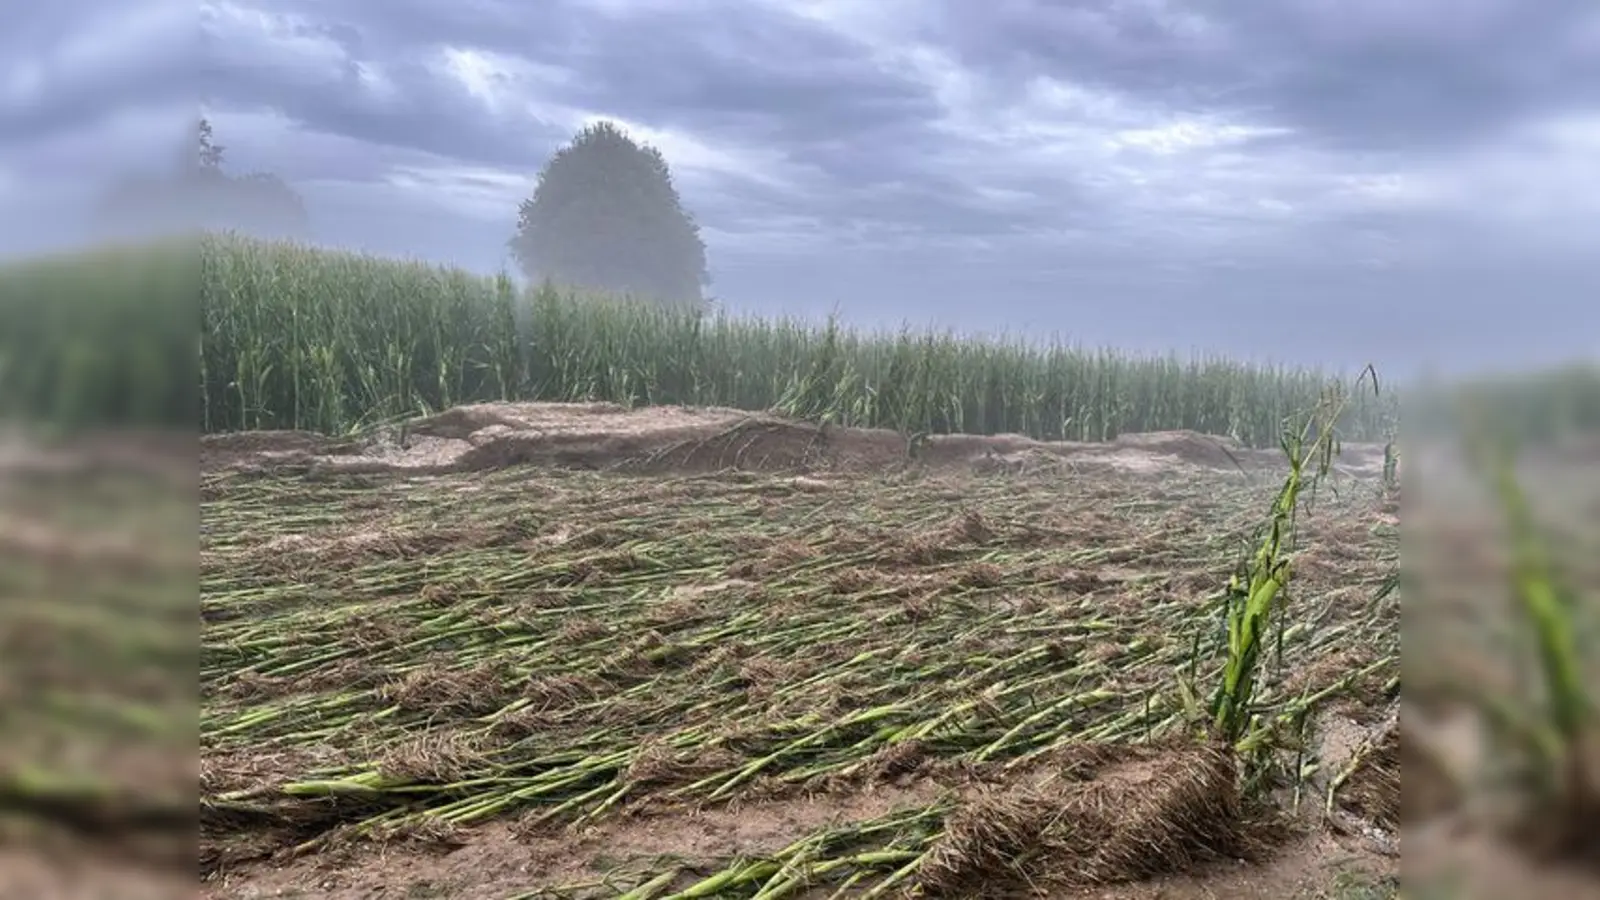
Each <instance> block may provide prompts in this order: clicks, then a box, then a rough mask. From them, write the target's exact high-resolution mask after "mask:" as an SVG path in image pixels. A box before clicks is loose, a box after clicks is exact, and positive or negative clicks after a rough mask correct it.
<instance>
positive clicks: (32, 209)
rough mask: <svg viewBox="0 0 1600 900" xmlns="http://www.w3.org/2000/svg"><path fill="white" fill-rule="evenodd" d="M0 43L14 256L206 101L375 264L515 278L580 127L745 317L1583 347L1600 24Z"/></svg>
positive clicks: (1172, 19)
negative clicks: (676, 229) (531, 201)
mask: <svg viewBox="0 0 1600 900" xmlns="http://www.w3.org/2000/svg"><path fill="white" fill-rule="evenodd" d="M41 10H45V11H41ZM19 24H20V27H18V26H19ZM7 26H8V28H7V30H6V31H5V32H4V33H0V209H3V210H4V218H3V220H0V250H3V251H5V252H9V253H17V252H32V251H36V250H40V249H46V248H49V247H53V246H57V245H59V244H60V243H61V242H63V241H66V240H70V239H71V238H72V236H73V235H74V234H75V229H76V228H77V227H78V223H80V222H81V216H82V204H83V203H84V202H85V200H86V198H87V197H88V196H89V192H90V191H91V189H92V187H93V186H94V185H95V184H97V183H98V179H103V178H105V177H108V176H109V175H110V174H112V172H113V170H115V169H117V168H126V167H128V166H136V167H150V166H158V165H164V164H166V163H167V162H169V161H170V159H171V158H172V157H173V156H174V155H175V153H176V151H177V147H178V146H179V143H178V142H179V140H180V137H181V126H182V122H183V117H184V116H185V115H189V116H192V115H193V113H194V110H195V105H194V104H195V102H196V99H197V98H196V93H197V91H196V86H197V85H198V88H199V94H200V96H199V100H200V101H201V102H203V103H204V104H205V108H206V109H207V110H208V113H209V115H210V116H211V118H212V121H213V123H214V125H215V127H216V132H217V139H218V141H219V142H220V143H222V144H224V145H226V146H227V148H228V164H229V167H230V168H231V169H234V170H237V171H246V170H266V171H271V172H275V173H277V174H279V175H281V176H283V177H284V178H286V179H287V180H289V181H290V182H291V184H293V185H294V186H295V187H296V188H297V189H298V190H299V191H300V193H301V194H302V196H303V197H304V198H305V200H306V203H307V205H308V207H309V211H310V214H311V217H312V219H313V224H314V227H315V229H316V232H317V237H318V239H319V240H321V241H324V242H327V243H332V244H339V245H344V246H350V247H358V248H362V249H367V250H371V251H375V252H379V253H384V254H393V255H402V256H412V257H422V258H427V259H431V260H437V261H441V262H451V263H457V264H460V265H463V266H467V267H470V268H473V269H476V270H480V271H494V270H495V269H497V268H498V267H500V266H501V265H509V260H508V257H507V255H506V252H505V240H506V239H507V238H508V237H509V236H510V234H511V231H512V228H513V227H514V224H515V221H516V207H517V203H518V201H519V200H521V199H522V198H523V197H525V196H527V195H528V193H529V192H530V191H531V189H532V184H533V178H534V176H535V174H536V173H537V171H538V169H539V167H540V166H541V165H542V164H543V163H544V162H545V160H546V159H547V158H548V157H549V155H550V154H551V153H552V152H553V151H554V150H555V149H556V148H557V147H559V146H560V145H561V144H562V143H563V142H565V141H566V140H568V139H570V138H571V136H572V135H573V133H574V132H575V131H576V130H578V129H579V128H581V127H582V126H583V125H584V124H586V123H588V122H591V121H594V120H596V119H601V118H604V119H610V120H613V121H616V122H618V123H620V124H622V125H623V126H624V127H626V128H627V129H628V130H629V131H630V132H631V133H632V134H633V135H634V136H636V137H637V138H640V139H642V140H644V141H647V142H649V143H653V144H654V145H656V146H657V147H659V148H660V149H661V150H662V152H663V153H664V154H665V155H666V158H667V160H668V163H669V165H670V166H671V167H672V170H673V172H674V176H675V178H676V181H677V184H678V187H679V190H680V192H681V193H682V195H683V198H684V201H685V204H686V205H687V207H688V208H689V209H690V211H691V212H692V213H693V214H694V215H695V216H696V218H697V219H698V220H699V222H700V223H701V225H702V228H703V234H704V237H705V240H706V243H707V245H708V252H709V259H710V265H711V271H712V277H713V279H714V284H713V286H712V293H713V294H714V295H715V296H717V297H718V298H719V299H721V300H723V301H724V302H725V303H727V304H728V305H729V306H731V307H733V308H735V309H739V310H750V311H756V312H761V313H790V314H796V315H803V316H816V317H820V316H825V315H826V314H827V313H828V312H829V311H830V310H833V309H835V308H837V309H838V310H839V311H840V312H841V314H842V315H843V316H844V317H845V318H846V319H847V320H850V321H853V322H857V323H862V324H867V325H878V324H889V325H893V324H896V323H899V322H901V321H907V320H909V321H910V322H912V323H913V324H930V323H931V324H935V325H939V326H950V327H955V328H958V329H962V330H969V331H970V330H988V331H996V332H1010V333H1013V334H1030V335H1040V336H1044V335H1048V333H1050V332H1060V333H1061V334H1063V335H1064V336H1066V337H1068V338H1069V339H1073V340H1078V341H1082V342H1085V343H1087V344H1091V345H1101V344H1112V345H1118V346H1122V347H1126V348H1130V349H1135V350H1141V351H1162V350H1167V349H1173V350H1177V351H1179V352H1188V351H1190V350H1207V351H1219V352H1226V353H1231V354H1236V355H1248V356H1252V357H1257V358H1261V357H1275V358H1278V359H1283V360H1291V361H1307V362H1322V363H1327V364H1332V365H1339V366H1359V365H1360V364H1361V363H1363V362H1366V361H1369V360H1371V361H1376V362H1378V363H1379V364H1380V365H1381V366H1383V367H1385V368H1387V369H1388V370H1390V371H1397V370H1403V369H1408V368H1410V367H1411V366H1412V365H1414V364H1415V363H1416V362H1417V361H1418V360H1421V359H1424V358H1432V359H1435V360H1438V361H1440V362H1443V363H1445V364H1448V365H1452V366H1457V365H1461V364H1463V363H1464V362H1485V363H1506V362H1514V361H1528V360H1534V359H1539V358H1549V357H1553V356H1557V355H1573V354H1578V353H1583V352H1589V353H1592V352H1595V350H1596V349H1597V348H1600V5H1597V4H1595V3H1594V2H1593V0H1404V2H1397V0H1273V2H1243V0H1193V2H1187V3H1183V2H1178V0H1100V2H1087V0H1083V2H1075V0H1061V2H1047V0H982V2H978V0H588V2H580V0H237V2H216V3H203V4H201V5H200V7H199V17H198V22H197V20H196V7H195V4H194V3H193V2H187V3H178V2H165V0H115V2H113V0H57V2H56V3H55V4H54V5H48V4H35V5H30V6H29V7H27V8H26V9H19V10H18V11H12V12H9V13H8V21H7Z"/></svg>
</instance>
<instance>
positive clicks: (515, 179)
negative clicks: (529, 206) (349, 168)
mask: <svg viewBox="0 0 1600 900" xmlns="http://www.w3.org/2000/svg"><path fill="white" fill-rule="evenodd" d="M386 181H387V182H388V183H389V184H390V185H392V186H394V187H395V188H397V189H399V190H402V191H408V192H411V193H414V194H417V195H419V196H420V197H423V198H425V199H427V200H429V201H430V202H435V203H437V204H438V205H440V206H444V207H447V208H449V209H451V210H454V211H456V212H458V213H460V214H462V215H466V216H470V217H472V218H475V219H484V220H491V221H498V220H502V219H505V218H507V217H508V216H515V215H516V209H517V205H518V204H519V203H521V202H522V201H523V200H525V199H526V198H527V197H528V196H529V195H531V194H532V193H533V188H534V179H533V178H530V177H528V176H527V175H524V174H521V173H515V172H507V171H504V170H501V169H490V168H483V167H470V166H408V165H403V166H395V167H394V168H393V169H391V170H390V171H389V174H388V176H387V178H386Z"/></svg>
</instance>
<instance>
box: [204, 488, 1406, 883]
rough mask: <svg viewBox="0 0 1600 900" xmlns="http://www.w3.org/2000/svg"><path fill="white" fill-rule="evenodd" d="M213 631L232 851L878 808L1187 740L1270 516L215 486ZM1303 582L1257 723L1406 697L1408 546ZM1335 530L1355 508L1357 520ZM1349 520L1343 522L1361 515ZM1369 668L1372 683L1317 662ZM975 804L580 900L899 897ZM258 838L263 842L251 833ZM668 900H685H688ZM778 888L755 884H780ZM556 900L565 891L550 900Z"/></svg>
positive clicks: (1133, 504) (1140, 506)
mask: <svg viewBox="0 0 1600 900" xmlns="http://www.w3.org/2000/svg"><path fill="white" fill-rule="evenodd" d="M203 490H204V492H205V494H206V496H207V497H208V498H209V499H208V500H207V502H206V503H205V505H204V513H203V518H204V521H205V522H206V525H207V534H208V537H207V538H206V539H205V543H204V546H203V551H202V558H201V559H202V574H201V594H202V600H201V611H202V616H203V618H204V620H205V622H206V624H205V626H204V638H203V646H202V663H201V684H202V690H203V694H204V697H205V702H204V705H203V712H202V716H201V731H202V745H203V747H204V748H205V749H204V755H205V758H206V769H205V778H204V779H203V787H204V790H203V802H202V810H203V812H202V818H203V819H204V820H205V822H206V823H207V825H206V833H207V844H208V847H209V849H208V853H209V854H210V858H211V859H212V861H213V863H215V864H218V865H220V864H222V862H224V861H225V860H226V859H227V858H229V856H230V855H237V854H239V853H241V852H244V851H243V850H241V849H240V848H239V847H238V846H236V843H237V841H238V840H242V839H245V838H249V837H252V836H259V835H261V834H264V833H268V832H270V833H271V835H272V842H273V843H274V845H277V846H281V845H284V844H288V845H297V846H299V847H300V848H301V849H303V850H313V849H316V848H317V847H319V846H323V845H325V844H326V842H328V841H329V840H334V839H344V838H348V837H350V836H353V835H369V836H382V835H386V834H406V833H432V831H434V830H436V829H438V828H441V827H443V828H448V827H453V826H461V825H470V824H473V823H479V822H484V821H487V820H489V819H491V818H495V817H501V816H507V815H511V816H518V817H523V818H525V819H527V820H528V821H529V824H530V825H531V826H533V827H552V826H557V825H571V824H587V823H596V822H600V821H603V820H604V819H605V818H606V817H607V816H609V815H611V814H614V813H616V812H618V811H620V810H623V809H627V808H634V807H639V806H646V807H648V806H652V805H655V806H666V807H672V806H678V805H686V806H693V805H698V804H702V803H721V802H724V801H732V800H739V799H748V798H750V797H760V796H771V795H774V794H777V795H783V794H784V793H786V792H793V791H801V790H815V789H818V788H826V787H828V786H830V785H832V786H836V787H837V786H848V785H851V784H856V785H859V784H862V783H863V782H865V781H871V780H873V779H876V778H880V777H882V776H883V774H884V773H886V772H894V771H903V770H904V769H905V768H906V767H910V769H911V770H913V771H915V770H917V769H918V767H919V766H923V767H926V766H932V767H933V770H934V771H937V770H939V769H940V767H942V766H965V767H969V768H971V769H972V770H974V771H982V772H989V773H992V774H996V775H1001V774H1004V773H1006V772H1016V771H1022V770H1025V769H1026V768H1027V767H1029V766H1033V765H1037V764H1038V763H1039V762H1040V761H1041V760H1043V759H1046V758H1047V757H1048V756H1049V755H1050V754H1052V753H1057V752H1060V751H1062V750H1063V748H1071V747H1081V746H1085V745H1088V746H1098V745H1109V744H1129V743H1140V742H1144V741H1147V740H1151V739H1155V738H1160V737H1163V736H1169V735H1181V734H1183V733H1184V732H1185V731H1186V729H1187V728H1188V726H1189V720H1188V719H1187V717H1186V710H1185V706H1184V704H1183V702H1182V698H1181V696H1180V693H1179V692H1178V690H1177V689H1176V687H1175V685H1176V682H1177V677H1178V675H1180V674H1182V673H1195V674H1196V677H1198V678H1200V679H1203V680H1207V681H1211V680H1220V679H1222V678H1223V664H1222V662H1221V660H1222V658H1223V657H1224V656H1225V655H1226V649H1227V646H1228V644H1227V639H1226V637H1225V635H1223V634H1221V633H1219V632H1218V631H1217V629H1215V628H1214V627H1213V626H1214V620H1213V619H1212V618H1211V611H1212V610H1214V609H1216V608H1217V607H1218V606H1219V604H1222V603H1223V600H1224V598H1223V597H1222V596H1221V595H1220V593H1219V592H1218V591H1216V590H1215V589H1214V588H1213V587H1212V586H1214V585H1218V584H1220V583H1221V581H1222V580H1223V579H1224V577H1225V574H1226V572H1227V569H1228V560H1229V559H1231V558H1232V557H1233V556H1234V554H1235V552H1236V548H1237V547H1238V545H1239V544H1240V543H1241V542H1242V541H1244V540H1247V539H1248V537H1249V535H1250V534H1251V533H1252V532H1253V530H1254V523H1253V521H1252V520H1253V519H1254V518H1255V515H1254V514H1253V513H1252V512H1251V510H1252V509H1259V508H1260V506H1261V505H1262V504H1263V503H1264V502H1265V500H1266V498H1263V497H1262V496H1261V491H1260V489H1259V488H1257V487H1255V486H1254V485H1253V484H1252V483H1251V482H1250V481H1248V480H1247V479H1245V478H1244V477H1242V476H1241V475H1240V474H1239V473H1236V472H1235V473H1229V474H1217V475H1196V476H1194V477H1192V478H1185V479H1180V480H1175V481H1159V482H1158V481H1154V480H1151V479H1149V478H1148V477H1147V476H1119V475H1117V474H1115V473H1103V474H1101V473H1097V474H1095V475H1094V476H1093V477H1088V478H1063V477H1060V476H1059V475H1056V476H1050V477H1035V478H1026V479H1021V480H1019V479H1015V478H994V479H978V480H965V481H962V482H959V483H947V482H943V481H940V480H937V479H918V478H910V477H907V478H902V479H867V480H862V481H859V482H852V483H840V484H838V485H835V486H834V487H833V488H832V489H830V490H827V491H821V492H813V491H803V490H800V489H799V488H797V487H796V486H794V485H793V484H791V483H789V482H786V481H783V480H781V479H775V478H773V477H769V476H759V475H749V476H738V475H726V474H725V475H721V476H717V477H687V478H677V479H654V480H649V481H645V480H636V479H623V478H618V477H616V476H608V475H602V474H595V473H580V472H558V471H550V472H541V473H540V477H539V480H538V482H537V483H530V482H528V481H527V480H526V475H525V473H521V472H516V471H506V472H498V473H492V474H485V475H479V476H472V477H468V478H461V477H455V478H432V479H423V480H413V481H408V482H403V483H395V482H372V481H365V480H362V479H360V478H357V477H353V476H352V477H345V478H343V479H335V480H331V481H325V482H318V483H303V482H298V483H297V482H290V481H279V480H273V479H249V478H244V477H242V476H236V475H235V476H216V477H209V478H208V480H207V481H206V483H205V485H204V486H203ZM1332 509H1333V510H1334V512H1332V513H1330V515H1329V516H1328V517H1327V518H1326V520H1325V522H1324V524H1325V526H1326V527H1330V528H1332V527H1334V526H1335V525H1336V524H1337V523H1340V522H1342V523H1344V525H1342V526H1340V527H1345V528H1349V529H1353V532H1352V533H1355V534H1358V535H1361V537H1360V538H1359V540H1362V541H1369V542H1371V549H1370V550H1368V551H1363V552H1361V553H1359V554H1357V555H1356V556H1355V557H1354V560H1355V561H1338V560H1335V559H1332V558H1330V559H1327V560H1324V561H1323V562H1322V563H1321V568H1320V570H1318V571H1316V572H1313V573H1311V574H1310V575H1308V576H1306V578H1305V582H1304V585H1303V589H1302V597H1303V599H1302V601H1301V608H1300V614H1299V615H1298V616H1297V617H1296V620H1295V621H1294V622H1293V623H1292V624H1288V625H1286V626H1285V627H1283V628H1281V629H1280V630H1279V632H1278V633H1277V635H1276V642H1277V645H1278V646H1279V647H1281V652H1282V657H1283V659H1286V660H1291V661H1292V662H1293V665H1294V666H1295V668H1296V669H1297V670H1304V674H1303V675H1302V677H1300V678H1298V679H1297V678H1295V677H1289V676H1287V675H1286V673H1285V671H1284V666H1282V665H1265V664H1264V663H1262V662H1258V664H1257V665H1258V666H1263V665H1265V668H1266V671H1265V672H1259V671H1258V674H1257V676H1256V679H1255V680H1256V684H1257V687H1256V689H1255V693H1254V694H1252V701H1251V704H1250V709H1251V710H1252V711H1253V712H1254V713H1256V714H1258V715H1260V716H1263V717H1266V718H1273V717H1279V716H1292V715H1294V711H1295V710H1296V709H1304V708H1309V707H1310V706H1312V705H1314V704H1315V703H1317V702H1319V701H1320V700H1321V699H1323V698H1325V697H1327V696H1330V695H1332V694H1335V693H1338V692H1340V691H1343V690H1347V689H1349V688H1351V687H1353V686H1356V685H1368V686H1369V687H1370V686H1377V687H1379V688H1382V687H1392V686H1393V684H1394V682H1395V679H1396V678H1397V676H1396V675H1395V670H1396V665H1395V660H1396V656H1395V652H1394V651H1395V646H1396V644H1395V642H1396V639H1397V629H1396V628H1395V611H1394V609H1393V607H1392V605H1390V604H1385V603H1381V602H1377V601H1375V600H1374V585H1375V583H1376V582H1375V577H1376V576H1375V573H1374V572H1373V571H1370V570H1369V569H1367V568H1365V567H1364V563H1361V562H1359V560H1363V559H1371V560H1378V559H1381V557H1382V548H1383V547H1384V546H1385V545H1386V544H1387V543H1389V542H1392V536H1388V535H1384V534H1381V533H1371V532H1369V531H1368V530H1367V529H1366V527H1365V525H1360V524H1355V523H1359V522H1360V521H1361V519H1360V517H1361V514H1362V513H1361V507H1360V505H1359V504H1356V503H1347V504H1346V505H1344V506H1342V507H1341V506H1340V505H1339V504H1338V503H1335V504H1334V505H1333V507H1332ZM1340 510H1342V511H1340ZM1351 517H1353V518H1351ZM1350 648H1361V649H1362V650H1363V651H1364V652H1366V651H1370V652H1366V655H1364V656H1362V657H1361V658H1360V659H1359V660H1358V661H1356V662H1355V663H1353V664H1351V665H1350V666H1348V667H1332V668H1330V667H1326V666H1324V667H1321V668H1319V667H1317V666H1316V665H1313V663H1314V662H1315V661H1317V660H1326V659H1329V658H1331V657H1333V656H1335V655H1338V654H1341V653H1343V652H1345V651H1348V650H1349V649H1350ZM950 802H951V800H949V799H943V800H939V801H937V802H932V803H928V802H924V803H922V804H921V805H919V806H917V807H915V808H912V809H909V810H901V811H897V812H895V813H892V814H890V815H888V816H886V817H883V818H880V819H877V820H873V821H868V822H859V823H855V824H853V825H851V826H849V827H844V828H839V829H826V830H824V831H822V832H819V833H817V834H813V835H809V836H805V837H803V838H802V839H801V840H799V841H797V842H796V843H795V844H794V845H793V846H791V847H789V848H787V849H784V850H781V851H778V852H775V853H766V854H763V856H762V857H761V858H759V859H746V860H734V861H731V862H729V863H728V864H727V865H726V866H725V867H724V868H723V869H722V870H721V871H720V872H718V873H715V874H711V875H704V874H703V875H702V878H701V880H700V881H699V883H698V884H696V885H692V886H688V885H686V882H687V881H690V880H692V879H690V878H689V877H688V876H675V875H672V874H670V873H671V871H672V870H674V869H675V868H676V866H675V865H674V864H670V863H666V862H662V863H659V864H641V865H639V866H635V867H634V868H632V869H629V870H627V871H622V872H618V873H614V874H613V876H611V877H610V878H609V879H608V880H607V884H608V885H609V886H610V887H605V886H590V888H588V889H581V890H580V889H579V888H580V887H581V886H573V892H575V893H576V894H581V895H590V896H615V895H617V894H618V893H621V894H622V895H624V896H632V897H661V896H680V897H695V896H712V895H721V896H745V897H748V896H757V895H760V896H780V895H783V894H785V893H786V892H790V891H792V889H793V888H794V887H795V886H797V885H798V884H800V883H802V882H804V881H806V880H813V881H818V882H822V883H826V884H829V885H833V886H835V887H836V888H837V890H839V891H841V892H848V893H849V894H850V895H853V896H854V895H860V894H861V893H863V892H867V893H869V894H870V893H871V892H873V891H877V892H878V894H879V895H882V893H883V892H887V891H891V890H894V889H896V886H897V885H898V886H904V885H906V884H907V883H908V879H911V878H913V877H914V874H915V872H916V871H917V866H918V865H919V863H920V860H922V859H923V857H924V855H925V854H926V853H928V852H929V850H930V848H931V847H932V846H933V844H934V842H935V841H936V840H937V839H938V837H939V835H940V833H941V823H942V822H943V820H944V816H945V815H946V814H947V813H948V811H949V809H950V805H949V804H950ZM240 822H248V823H252V824H251V825H250V827H249V828H240V827H239V826H238V824H237V823H240ZM674 891H675V892H676V893H672V892H674ZM763 891H764V892H765V893H764V894H762V893H761V892H763ZM552 895H554V894H552Z"/></svg>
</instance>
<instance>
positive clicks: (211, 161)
mask: <svg viewBox="0 0 1600 900" xmlns="http://www.w3.org/2000/svg"><path fill="white" fill-rule="evenodd" d="M226 149H227V148H226V147H223V146H222V145H220V144H217V143H216V142H215V140H214V139H213V134H212V129H211V123H210V122H209V121H208V120H207V119H205V118H203V117H202V118H200V119H199V120H198V121H197V122H196V123H195V124H194V126H193V127H192V128H191V129H190V133H189V136H188V138H187V140H186V141H185V145H184V147H183V149H182V151H181V153H180V156H179V159H178V162H177V165H176V166H175V167H174V169H173V171H171V172H169V173H166V174H160V175H132V176H128V177H125V178H123V179H121V180H119V181H117V182H115V183H114V184H112V185H111V187H110V188H109V189H108V190H107V191H106V192H105V193H104V194H103V195H102V196H101V197H100V199H99V202H98V203H97V204H96V205H95V208H94V209H93V211H92V216H93V225H94V230H95V232H96V234H97V236H99V237H103V238H146V237H151V236H158V235H170V234H176V233H182V232H187V231H195V230H207V231H224V230H231V231H238V232H241V233H244V234H248V235H252V236H255V237H262V238H290V239H293V238H304V237H307V236H308V235H309V233H310V218H309V216H308V215H307V213H306V208H305V204H304V202H303V201H302V200H301V199H300V196H299V195H298V194H297V193H295V191H294V190H293V189H291V188H290V187H289V185H288V184H286V183H285V182H284V181H283V180H282V179H281V178H279V177H278V176H276V175H271V174H267V173H262V172H255V173H250V174H246V175H237V176H235V175H229V174H227V173H226V172H225V171H223V168H222V165H223V158H224V154H225V151H226Z"/></svg>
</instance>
